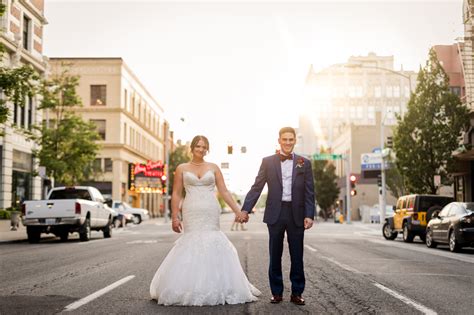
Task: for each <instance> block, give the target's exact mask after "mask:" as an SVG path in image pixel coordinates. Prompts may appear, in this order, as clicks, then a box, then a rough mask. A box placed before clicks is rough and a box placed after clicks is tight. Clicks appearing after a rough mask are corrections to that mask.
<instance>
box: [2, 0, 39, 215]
mask: <svg viewBox="0 0 474 315" xmlns="http://www.w3.org/2000/svg"><path fill="white" fill-rule="evenodd" d="M2 3H3V4H4V5H5V6H6V10H5V14H4V15H3V16H2V17H1V19H0V25H1V35H0V41H1V42H2V44H3V45H4V46H5V49H6V51H5V53H3V59H2V61H1V63H2V66H3V67H6V68H14V67H19V66H22V65H31V66H32V67H33V68H34V69H35V70H36V71H37V72H38V74H40V76H43V75H44V73H45V69H46V66H47V59H46V58H45V57H44V56H43V27H44V25H46V24H47V21H46V18H45V16H44V1H43V0H30V1H13V0H7V1H2ZM39 101H40V100H39V99H38V98H37V97H31V98H28V99H27V101H26V105H25V106H24V107H22V106H19V105H18V106H14V105H13V104H11V103H10V104H8V105H9V112H10V116H9V117H8V120H7V122H6V123H5V124H3V125H2V126H0V132H1V133H3V135H2V136H0V162H1V166H0V208H8V207H11V206H14V207H18V206H19V205H20V203H21V202H22V201H23V200H27V199H39V198H41V195H42V184H41V178H40V177H39V176H35V175H34V174H35V172H36V171H37V168H38V163H37V161H36V160H35V159H34V158H33V156H32V150H33V149H36V148H37V144H36V143H34V142H32V141H28V140H27V139H26V137H25V136H24V135H23V131H24V130H29V129H31V126H32V125H33V124H36V123H38V122H41V120H42V113H41V111H40V110H37V106H38V105H39Z"/></svg>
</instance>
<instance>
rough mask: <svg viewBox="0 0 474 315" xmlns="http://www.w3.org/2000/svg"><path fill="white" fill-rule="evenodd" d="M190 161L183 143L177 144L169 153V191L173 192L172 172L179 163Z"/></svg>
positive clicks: (187, 150)
mask: <svg viewBox="0 0 474 315" xmlns="http://www.w3.org/2000/svg"><path fill="white" fill-rule="evenodd" d="M189 161H191V156H190V155H189V149H188V147H187V146H185V145H179V146H178V147H177V148H176V149H175V150H174V151H173V152H171V154H170V163H169V176H170V178H169V183H170V184H169V185H170V189H169V193H170V194H172V193H173V181H174V172H175V171H176V168H177V167H178V165H179V164H182V163H187V162H189Z"/></svg>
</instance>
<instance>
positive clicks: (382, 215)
mask: <svg viewBox="0 0 474 315" xmlns="http://www.w3.org/2000/svg"><path fill="white" fill-rule="evenodd" d="M344 67H346V68H364V69H374V70H381V71H386V72H390V73H392V74H395V75H398V76H401V77H404V78H405V79H408V88H409V91H410V96H411V93H412V87H411V76H410V75H406V74H403V73H401V72H398V71H395V70H392V69H388V68H383V67H379V66H366V65H364V64H361V63H349V64H345V65H344ZM384 105H385V104H384ZM384 107H385V106H384ZM381 112H382V114H381V115H380V116H381V117H380V156H381V158H382V165H381V166H380V175H381V176H380V177H381V181H382V187H381V190H382V193H381V196H380V209H379V210H380V222H381V223H383V222H384V221H385V208H386V204H387V202H386V189H385V182H386V178H385V154H384V146H385V139H384V138H385V136H384V130H383V127H384V122H385V118H386V116H384V115H383V114H384V112H385V111H384V110H382V111H381Z"/></svg>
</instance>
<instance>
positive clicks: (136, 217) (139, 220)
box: [133, 214, 142, 224]
mask: <svg viewBox="0 0 474 315" xmlns="http://www.w3.org/2000/svg"><path fill="white" fill-rule="evenodd" d="M133 223H134V224H140V223H142V217H141V216H140V215H138V214H134V215H133Z"/></svg>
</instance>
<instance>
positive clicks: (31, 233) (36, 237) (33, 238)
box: [26, 226, 41, 244]
mask: <svg viewBox="0 0 474 315" xmlns="http://www.w3.org/2000/svg"><path fill="white" fill-rule="evenodd" d="M26 234H27V235H28V242H30V244H36V243H39V241H40V238H41V231H40V230H39V229H37V228H35V227H33V226H27V227H26Z"/></svg>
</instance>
